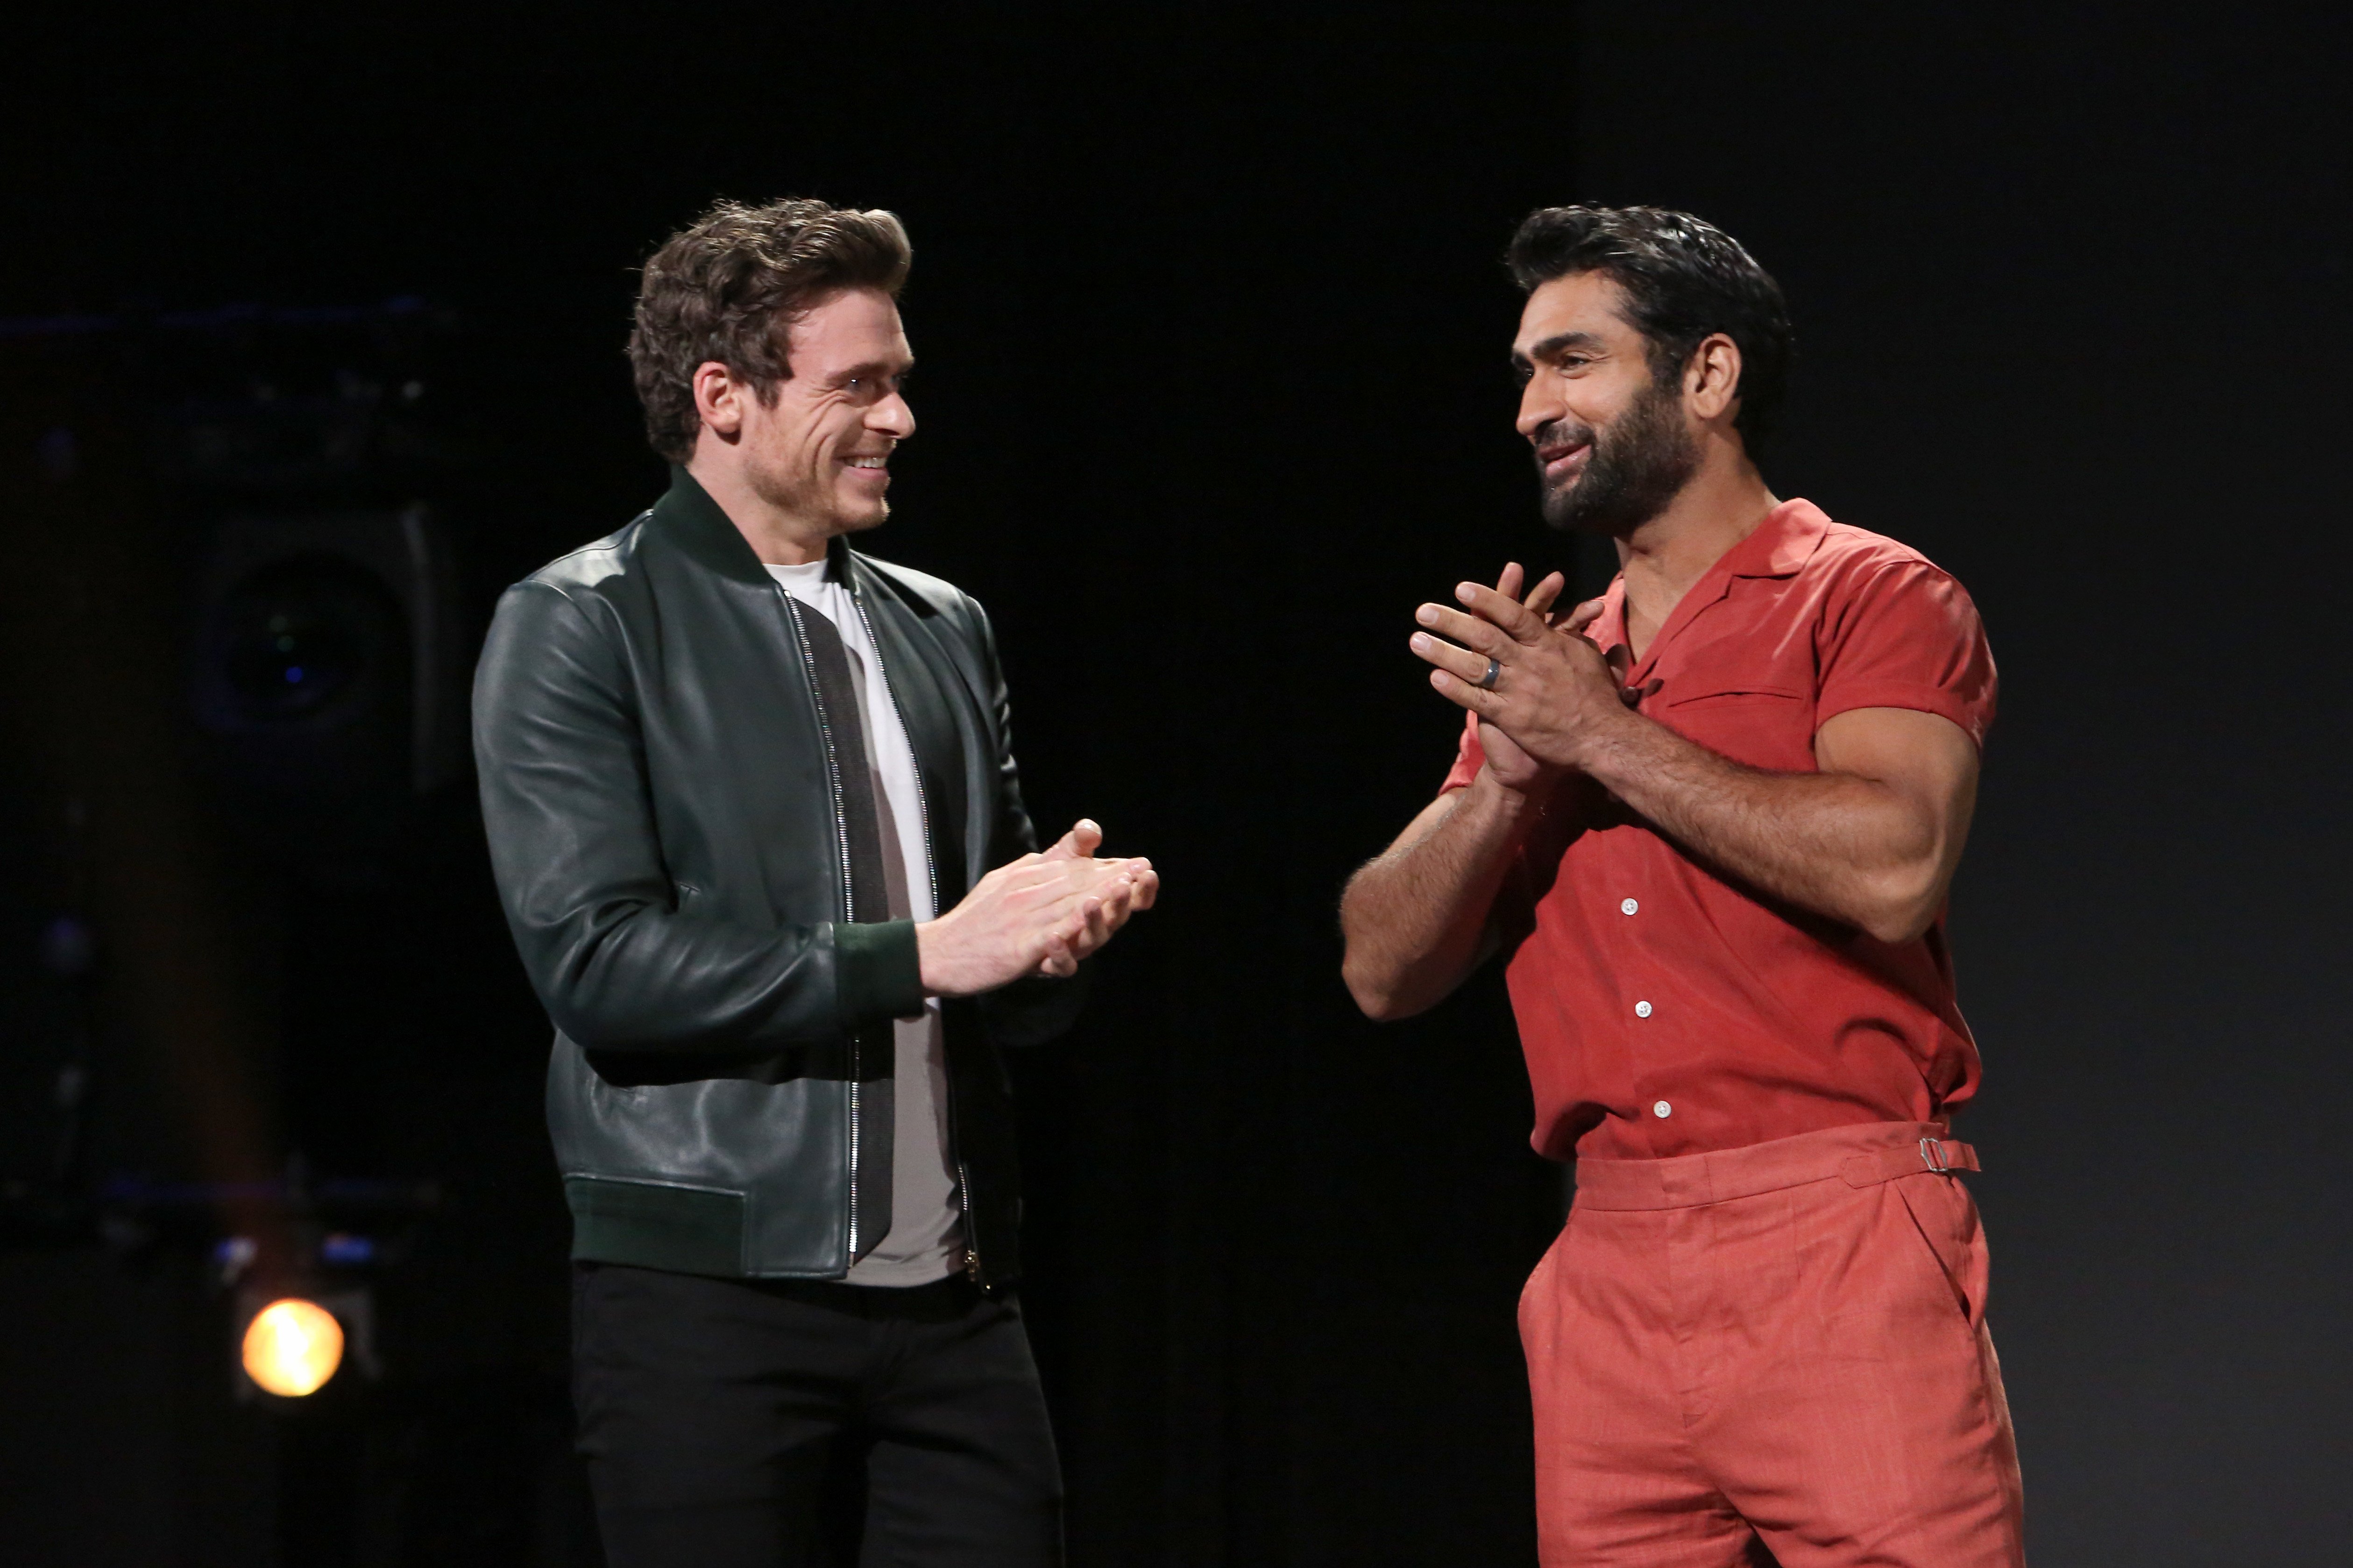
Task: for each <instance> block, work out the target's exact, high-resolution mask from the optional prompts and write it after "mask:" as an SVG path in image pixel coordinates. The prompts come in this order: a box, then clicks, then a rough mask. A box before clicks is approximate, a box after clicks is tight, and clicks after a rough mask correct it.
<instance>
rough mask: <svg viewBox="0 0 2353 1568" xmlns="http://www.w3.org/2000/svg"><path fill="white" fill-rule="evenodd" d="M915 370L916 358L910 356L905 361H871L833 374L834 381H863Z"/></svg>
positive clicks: (844, 368) (845, 367) (850, 366)
mask: <svg viewBox="0 0 2353 1568" xmlns="http://www.w3.org/2000/svg"><path fill="white" fill-rule="evenodd" d="M914 368H915V356H914V355H913V354H909V355H908V356H907V357H906V358H905V359H870V360H864V361H861V362H860V363H857V364H853V365H845V366H843V367H842V368H841V369H839V370H838V371H835V372H834V373H833V379H834V380H836V381H862V380H864V379H865V378H866V377H868V376H873V375H905V374H907V373H908V372H910V371H912V370H913V369H914Z"/></svg>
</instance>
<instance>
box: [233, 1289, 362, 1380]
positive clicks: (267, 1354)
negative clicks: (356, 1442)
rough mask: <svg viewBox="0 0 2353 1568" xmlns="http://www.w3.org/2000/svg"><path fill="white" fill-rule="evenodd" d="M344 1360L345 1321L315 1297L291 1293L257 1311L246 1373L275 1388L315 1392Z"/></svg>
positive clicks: (250, 1331)
mask: <svg viewBox="0 0 2353 1568" xmlns="http://www.w3.org/2000/svg"><path fill="white" fill-rule="evenodd" d="M342 1364H343V1325H342V1324H341V1323H339V1322H337V1321H335V1315H334V1314H333V1313H332V1312H330V1311H328V1310H326V1309H325V1308H324V1307H322V1306H320V1305H319V1304H318V1303H317V1302H315V1301H305V1300H302V1299H301V1297H300V1296H288V1297H284V1298H282V1299H280V1300H276V1301H272V1302H270V1303H269V1305H268V1306H267V1307H264V1308H262V1309H261V1310H260V1311H259V1312H256V1313H255V1314H254V1315H253V1321H252V1323H251V1324H250V1325H249V1326H248V1327H247V1329H246V1331H245V1374H246V1376H248V1377H249V1378H251V1379H253V1381H254V1383H255V1384H257V1385H258V1386H259V1387H260V1388H262V1389H263V1390H265V1391H266V1392H268V1393H270V1394H282V1395H284V1396H285V1397H287V1398H290V1399H299V1398H301V1396H302V1395H304V1394H315V1393H317V1392H318V1390H319V1389H320V1388H321V1387H322V1385H323V1384H325V1383H326V1381H327V1380H328V1379H329V1378H331V1377H332V1376H334V1375H335V1368H336V1367H338V1366H340V1365H342Z"/></svg>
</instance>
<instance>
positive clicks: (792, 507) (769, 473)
mask: <svg viewBox="0 0 2353 1568" xmlns="http://www.w3.org/2000/svg"><path fill="white" fill-rule="evenodd" d="M744 479H745V480H746V481H747V482H749V483H750V485H751V487H752V493H753V494H754V495H756V496H758V497H759V498H760V499H761V500H764V501H766V502H767V503H768V504H769V505H770V506H772V507H775V508H776V509H777V510H779V511H783V512H787V513H789V514H791V515H792V516H794V517H800V518H806V519H807V520H808V521H811V522H814V523H817V524H818V526H820V527H821V528H822V529H823V530H824V531H825V534H826V537H828V538H831V537H832V536H833V535H835V534H838V533H863V532H864V531H866V530H868V529H870V528H880V527H881V526H882V524H883V523H884V522H885V521H889V519H890V516H891V503H890V502H889V501H888V500H876V501H875V502H874V504H873V507H872V510H866V509H864V508H860V510H856V511H851V510H848V509H846V508H844V507H843V506H842V504H841V498H840V496H839V494H838V493H837V492H836V491H835V489H834V488H833V486H831V485H829V484H828V483H826V482H825V481H824V480H823V479H818V478H817V477H816V476H814V475H811V474H805V473H800V472H797V471H795V470H793V469H791V468H786V466H784V465H783V464H780V463H778V464H771V463H765V462H757V461H755V462H754V463H752V464H750V465H749V466H748V468H746V470H745V473H744Z"/></svg>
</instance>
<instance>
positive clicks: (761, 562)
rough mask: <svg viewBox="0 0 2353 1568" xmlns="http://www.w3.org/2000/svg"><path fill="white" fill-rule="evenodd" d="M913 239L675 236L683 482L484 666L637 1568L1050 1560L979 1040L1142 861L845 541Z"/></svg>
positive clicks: (501, 871)
mask: <svg viewBox="0 0 2353 1568" xmlns="http://www.w3.org/2000/svg"><path fill="white" fill-rule="evenodd" d="M909 259H910V252H909V248H908V244H907V236H906V233H905V231H904V230H903V229H902V227H901V226H900V223H899V220H898V219H897V218H896V217H894V216H892V215H891V214H889V213H887V212H856V211H847V210H840V209H837V208H834V207H830V206H828V205H826V204H825V203H823V202H818V201H786V202H777V203H775V204H773V205H767V206H762V207H746V206H739V205H733V204H722V205H720V206H718V207H716V208H714V209H713V210H712V212H710V213H709V214H707V215H705V216H703V217H702V219H701V220H700V221H699V222H697V223H695V224H694V225H693V226H691V227H689V228H687V229H686V230H685V231H684V232H682V233H681V234H679V235H677V236H675V237H672V238H671V239H670V241H669V242H668V243H667V244H665V245H664V246H663V247H661V248H660V249H659V251H657V252H656V253H655V254H654V256H653V258H652V259H651V260H649V262H648V263H647V264H646V269H645V279H644V285H643V288H642V289H641V290H640V292H639V296H638V310H637V327H636V331H635V332H634V333H633V334H632V336H631V338H630V340H629V358H630V363H631V365H632V368H633V369H634V371H635V374H636V379H637V386H638V396H639V399H640V400H641V401H642V402H643V404H644V405H645V413H646V428H647V433H648V436H649V438H650V440H651V442H652V445H653V447H654V448H655V450H656V451H658V452H659V453H660V454H661V455H662V456H663V457H665V458H669V459H670V463H671V468H670V489H669V492H668V493H667V494H665V495H663V496H662V497H661V499H660V500H657V501H656V502H655V503H654V504H653V505H652V506H651V507H650V508H649V509H647V510H645V511H644V512H642V513H640V514H639V515H638V518H637V520H636V521H633V522H631V523H630V524H629V525H628V527H626V528H624V529H622V530H621V531H619V532H617V533H615V534H612V535H610V536H608V537H607V538H605V539H601V540H598V541H597V542H595V543H593V544H589V545H586V546H584V547H583V548H581V549H580V550H577V551H575V552H573V553H571V554H569V555H566V556H565V557H564V558H563V559H561V560H559V561H556V562H554V563H552V564H550V565H548V566H545V567H543V568H542V569H541V570H540V571H538V572H536V573H534V574H533V575H532V576H530V577H529V578H527V579H525V580H524V581H523V582H522V583H519V584H516V585H515V586H514V587H512V588H511V589H509V590H508V592H507V594H506V596H505V597H504V598H503V599H501V601H500V604H499V609H498V615H497V617H496V619H495V621H494V622H493V624H492V626H491V634H490V639H489V643H488V646H487V647H485V648H484V649H483V652H482V659H481V666H480V671H479V673H478V675H477V678H476V683H475V691H474V741H475V750H476V753H477V756H478V758H479V760H480V768H481V788H482V811H483V816H484V818H485V821H486V823H487V825H488V826H489V830H490V844H491V856H492V858H493V860H494V862H495V865H496V869H497V873H498V880H499V889H500V892H501V896H502V897H503V899H504V900H505V903H506V911H507V918H508V921H509V924H510V925H511V926H512V930H513V931H514V936H515V942H516V943H517V945H518V946H519V947H520V948H521V950H522V959H523V963H524V966H525V968H526V969H527V970H528V971H529V972H530V974H531V978H532V982H533V984H534V985H535V986H536V987H537V989H538V992H539V995H540V999H541V1000H542V1002H543V1003H544V1004H545V1005H546V1007H547V1010H548V1013H549V1015H550V1016H552V1017H553V1018H554V1022H555V1026H556V1030H557V1033H556V1036H555V1049H554V1059H553V1061H552V1062H551V1064H550V1067H549V1073H548V1092H547V1107H548V1122H549V1128H550V1131H552V1132H553V1134H554V1143H555V1153H556V1159H557V1162H558V1165H559V1167H560V1169H561V1171H562V1173H563V1177H564V1190H565V1197H566V1199H567V1200H568V1201H569V1203H570V1205H571V1208H572V1214H573V1220H574V1241H573V1253H572V1255H573V1258H574V1259H575V1264H574V1270H575V1273H574V1279H573V1303H574V1324H573V1332H574V1394H575V1403H576V1405H577V1406H578V1415H579V1422H580V1447H581V1449H582V1451H583V1452H584V1453H585V1454H586V1456H587V1459H588V1473H589V1480H590V1483H591V1486H592V1488H593V1489H594V1492H595V1496H596V1514H597V1520H598V1523H599V1526H600V1528H601V1531H602V1533H603V1535H604V1542H605V1552H606V1556H607V1560H608V1561H609V1562H611V1563H612V1564H613V1565H614V1568H643V1565H646V1564H678V1565H679V1568H689V1565H691V1568H787V1565H792V1564H800V1563H818V1562H827V1563H853V1562H859V1561H863V1562H866V1563H903V1564H908V1565H911V1568H913V1565H923V1568H982V1565H989V1568H1047V1565H1049V1564H1051V1563H1059V1562H1060V1560H1061V1516H1060V1507H1061V1495H1062V1492H1061V1479H1060V1471H1059V1469H1058V1468H1057V1465H1056V1461H1055V1455H1054V1443H1053V1437H1052V1435H1051V1433H1050V1431H1049V1429H1048V1426H1047V1423H1046V1409H1045V1403H1044V1400H1043V1398H1042V1396H1041V1395H1040V1394H1039V1384H1038V1373H1037V1367H1036V1365H1035V1363H1033V1361H1032V1360H1031V1357H1030V1352H1029V1341H1028V1339H1027V1337H1026V1334H1025V1331H1024V1330H1023V1327H1022V1322H1021V1317H1020V1312H1019V1309H1018V1304H1017V1302H1016V1300H1015V1298H1014V1294H1013V1290H1012V1286H1013V1282H1014V1281H1015V1280H1016V1279H1018V1277H1019V1273H1020V1264H1019V1258H1018V1249H1017V1243H1016V1237H1015V1226H1016V1221H1017V1218H1018V1210H1019V1205H1020V1195H1019V1191H1018V1175H1017V1173H1016V1172H1015V1170H1014V1168H1013V1149H1012V1131H1013V1127H1012V1110H1011V1107H1010V1105H1009V1104H1008V1101H1007V1095H1006V1087H1005V1071H1004V1067H1003V1064H1002V1062H1001V1060H1000V1059H999V1058H998V1055H997V1052H998V1049H999V1047H1005V1046H1018V1045H1024V1044H1029V1043H1031V1042H1034V1041H1037V1040H1040V1039H1043V1038H1046V1037H1050V1036H1051V1035H1053V1034H1055V1033H1057V1032H1059V1031H1060V1029H1061V1028H1062V1027H1063V1026H1065V1025H1066V1024H1067V1023H1068V1022H1069V1019H1070V1017H1071V1013H1072V1011H1073V1008H1074V1005H1075V1003H1076V1000H1077V997H1076V994H1075V992H1073V991H1072V990H1071V987H1070V985H1069V984H1068V982H1067V981H1066V980H1065V979H1064V978H1063V977H1065V976H1068V975H1070V974H1071V973H1073V971H1074V970H1075V969H1076V967H1077V965H1078V963H1079V961H1080V960H1082V959H1083V958H1084V957H1086V955H1087V954H1088V953H1089V952H1092V951H1093V950H1094V949H1095V948H1097V947H1100V946H1101V945H1102V944H1103V942H1106V941H1108V940H1109V939H1110V937H1111V935H1112V934H1113V932H1114V931H1117V930H1118V929H1119V927H1120V925H1121V923H1122V922H1123V921H1125V920H1126V919H1127V918H1128V916H1129V915H1130V914H1131V913H1132V912H1133V911H1134V910H1139V909H1143V908H1145V907H1146V906H1148V905H1149V904H1150V903H1151V902H1152V901H1153V896H1154V890H1155V886H1156V883H1155V878H1154V875H1153V872H1152V869H1151V867H1150V866H1149V864H1148V863H1146V862H1145V861H1143V860H1135V859H1125V860H1119V859H1099V858H1096V857H1095V855H1094V850H1095V848H1096V847H1097V846H1098V844H1099V843H1100V841H1101V838H1102V834H1101V833H1100V831H1099V830H1098V829H1097V828H1096V827H1095V826H1094V824H1092V822H1086V821H1082V822H1081V823H1079V824H1078V826H1075V827H1073V828H1072V829H1071V832H1070V833H1069V834H1068V835H1066V836H1065V837H1063V838H1062V839H1061V841H1060V842H1059V843H1058V844H1056V845H1055V846H1054V847H1052V848H1050V849H1049V850H1047V851H1046V852H1045V853H1044V854H1042V855H1040V854H1039V853H1037V849H1036V838H1035V837H1034V835H1033V834H1032V832H1031V829H1030V826H1029V814H1028V813H1027V812H1026V811H1025V810H1024V809H1023V806H1022V804H1021V790H1020V784H1019V780H1018V775H1017V773H1016V772H1015V769H1014V765H1013V751H1012V743H1011V741H1010V738H1009V734H1008V721H1007V710H1006V694H1005V681H1004V679H1003V677H1002V676H1001V675H999V673H998V671H997V645H996V641H995V638H994V637H993V635H992V634H991V632H990V630H989V624H988V617H987V616H985V615H984V614H982V612H981V608H980V606H979V605H977V604H975V603H974V602H973V601H972V600H971V599H970V598H968V597H966V596H965V595H964V594H962V593H960V592H958V591H957V590H956V589H955V587H954V586H952V585H950V584H946V583H944V582H941V581H940V580H939V579H938V578H936V577H931V576H926V575H925V574H923V573H921V572H915V571H911V570H910V569H908V568H906V567H904V566H895V565H891V564H888V563H884V562H881V561H877V560H875V559H873V558H872V557H871V556H868V555H866V554H864V553H862V552H859V551H855V550H852V549H850V548H849V536H850V535H852V534H854V533H858V532H860V531H865V530H868V529H871V528H873V527H875V526H876V525H877V524H879V523H881V521H883V519H884V518H885V517H887V516H888V515H889V514H890V506H889V503H888V501H887V500H885V495H886V492H887V491H888V490H889V489H890V484H891V472H890V463H891V458H892V455H893V454H894V453H895V452H896V451H897V449H898V447H899V446H900V444H901V443H902V442H903V441H905V440H906V439H907V438H908V437H911V436H913V434H914V430H915V419H914V415H913V412H912V411H911V410H910V409H909V407H908V405H907V399H906V395H905V392H904V387H903V383H904V379H905V377H906V375H907V373H908V371H909V370H910V369H912V368H913V355H912V353H910V352H909V349H908V345H907V337H906V333H905V331H904V330H903V329H902V325H901V323H900V319H899V310H898V305H897V302H896V301H897V296H898V292H899V289H900V285H901V284H902V282H903V281H904V279H905V278H906V275H907V268H908V264H909ZM991 868H994V869H991Z"/></svg>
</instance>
